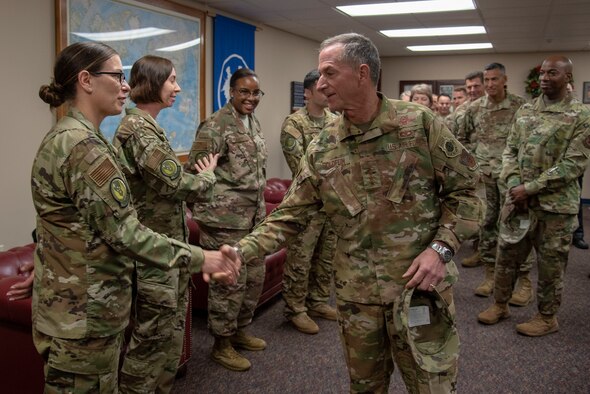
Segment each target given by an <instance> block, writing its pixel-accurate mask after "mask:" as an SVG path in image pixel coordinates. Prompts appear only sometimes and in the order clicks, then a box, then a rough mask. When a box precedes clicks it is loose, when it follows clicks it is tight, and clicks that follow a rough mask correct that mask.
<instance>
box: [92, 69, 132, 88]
mask: <svg viewBox="0 0 590 394" xmlns="http://www.w3.org/2000/svg"><path fill="white" fill-rule="evenodd" d="M89 72H90V74H94V75H113V76H116V77H117V78H119V83H120V84H121V85H122V84H123V82H124V81H125V73H124V72H123V71H89Z"/></svg>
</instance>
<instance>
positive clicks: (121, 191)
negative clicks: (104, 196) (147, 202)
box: [110, 177, 129, 208]
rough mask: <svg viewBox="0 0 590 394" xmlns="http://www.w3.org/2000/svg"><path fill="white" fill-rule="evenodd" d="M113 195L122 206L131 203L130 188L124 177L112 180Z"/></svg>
mask: <svg viewBox="0 0 590 394" xmlns="http://www.w3.org/2000/svg"><path fill="white" fill-rule="evenodd" d="M110 189H111V195H112V196H113V198H114V199H115V201H117V203H119V205H120V206H121V208H125V207H126V206H127V205H129V190H127V185H126V184H125V182H124V181H123V179H121V178H119V177H116V178H113V180H112V181H111V186H110Z"/></svg>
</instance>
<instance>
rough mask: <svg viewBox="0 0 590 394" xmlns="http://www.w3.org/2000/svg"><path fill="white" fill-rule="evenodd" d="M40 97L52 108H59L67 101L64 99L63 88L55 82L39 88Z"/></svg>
mask: <svg viewBox="0 0 590 394" xmlns="http://www.w3.org/2000/svg"><path fill="white" fill-rule="evenodd" d="M39 97H41V100H43V101H44V102H46V103H47V104H49V105H50V106H51V107H59V106H60V105H62V104H63V103H64V101H65V99H64V97H63V87H62V86H61V85H60V84H56V83H53V82H51V84H49V85H43V86H41V87H40V88H39Z"/></svg>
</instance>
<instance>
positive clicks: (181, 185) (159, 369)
mask: <svg viewBox="0 0 590 394" xmlns="http://www.w3.org/2000/svg"><path fill="white" fill-rule="evenodd" d="M129 85H130V87H131V91H130V93H129V97H130V98H131V101H133V102H134V103H135V107H133V108H126V109H125V113H126V115H125V117H124V118H123V119H122V121H121V124H120V125H119V127H118V129H117V131H116V133H115V136H114V139H113V145H114V147H115V149H116V150H117V155H118V157H119V161H120V164H121V167H122V169H123V172H124V174H125V176H126V177H127V180H128V182H129V187H130V192H131V197H132V198H133V202H134V203H135V206H136V209H137V214H138V218H139V221H140V222H141V223H142V224H144V225H146V226H148V227H150V228H152V229H154V230H155V231H158V232H160V233H162V234H166V235H167V236H168V237H171V238H174V239H177V240H179V241H182V242H188V228H187V225H186V219H185V218H186V212H185V210H186V203H185V201H186V202H189V203H195V202H197V203H198V202H199V201H209V200H210V197H211V195H212V192H213V185H214V184H215V174H214V173H213V170H214V169H215V166H216V165H217V155H215V156H214V155H213V154H209V155H208V156H206V157H203V159H202V160H199V161H198V162H197V168H198V170H199V174H198V175H192V174H189V173H186V172H184V171H182V165H181V164H180V161H179V160H178V158H177V157H176V154H175V153H174V150H173V149H172V148H171V147H170V142H169V141H168V138H167V137H166V133H165V131H164V129H163V128H162V127H161V126H160V125H159V124H158V122H157V121H156V119H157V117H158V114H159V113H160V112H161V111H162V110H164V109H166V108H170V107H172V105H174V102H175V100H176V96H177V95H178V94H179V93H180V92H181V88H180V86H179V84H178V81H177V79H176V70H175V68H174V64H172V62H171V61H170V60H168V59H165V58H162V57H159V56H152V55H147V56H144V57H142V58H141V59H139V60H137V61H136V62H135V63H134V64H133V67H132V68H131V77H130V79H129ZM189 280H190V273H189V272H188V270H187V269H186V267H176V268H174V269H170V270H163V269H161V268H159V267H154V266H150V265H147V264H144V263H142V262H140V261H136V262H135V275H134V283H133V286H134V290H135V294H134V297H135V298H134V302H133V310H132V316H131V320H132V321H133V323H134V324H133V333H132V335H131V339H130V342H129V344H128V346H127V352H126V354H125V357H124V360H123V366H122V368H121V374H120V380H121V381H120V383H119V390H120V391H121V392H123V393H126V392H144V391H145V392H150V393H155V392H158V393H168V392H170V391H171V390H172V385H173V383H174V377H175V376H176V369H177V367H178V362H179V360H180V357H181V354H182V344H183V339H184V325H185V319H186V312H187V306H188V284H189Z"/></svg>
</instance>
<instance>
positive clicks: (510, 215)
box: [498, 202, 535, 244]
mask: <svg viewBox="0 0 590 394" xmlns="http://www.w3.org/2000/svg"><path fill="white" fill-rule="evenodd" d="M534 218H535V216H534V215H531V213H530V210H528V209H527V210H524V211H523V210H518V209H516V206H515V205H514V204H512V203H510V202H506V203H505V204H504V206H503V207H502V210H501V211H500V228H499V230H498V235H499V236H500V238H501V239H502V240H503V241H504V242H506V243H509V244H515V243H518V242H520V240H522V239H523V238H524V236H525V235H526V234H527V233H528V231H529V229H530V228H531V225H532V224H533V223H532V222H533V220H534Z"/></svg>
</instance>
